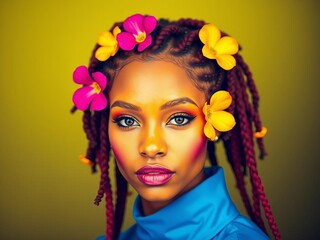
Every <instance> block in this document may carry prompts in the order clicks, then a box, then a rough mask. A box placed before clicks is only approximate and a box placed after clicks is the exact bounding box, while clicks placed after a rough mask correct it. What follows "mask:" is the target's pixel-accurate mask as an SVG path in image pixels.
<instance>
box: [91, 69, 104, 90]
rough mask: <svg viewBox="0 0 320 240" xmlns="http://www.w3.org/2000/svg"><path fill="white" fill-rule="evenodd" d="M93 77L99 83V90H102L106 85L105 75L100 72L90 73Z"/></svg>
mask: <svg viewBox="0 0 320 240" xmlns="http://www.w3.org/2000/svg"><path fill="white" fill-rule="evenodd" d="M92 77H93V79H94V80H95V81H96V82H97V83H98V84H99V86H100V88H101V91H103V90H104V89H105V88H106V86H107V77H106V75H104V74H103V73H101V72H94V73H92Z"/></svg>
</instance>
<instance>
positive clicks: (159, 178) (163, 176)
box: [137, 173, 173, 186]
mask: <svg viewBox="0 0 320 240" xmlns="http://www.w3.org/2000/svg"><path fill="white" fill-rule="evenodd" d="M172 176H173V173H159V174H137V177H138V179H139V181H140V182H142V183H144V184H146V185H150V186H159V185H163V184H165V183H166V182H168V181H169V180H170V179H171V177H172Z"/></svg>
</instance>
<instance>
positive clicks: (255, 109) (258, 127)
mask: <svg viewBox="0 0 320 240" xmlns="http://www.w3.org/2000/svg"><path fill="white" fill-rule="evenodd" d="M236 59H237V63H238V65H239V66H240V67H241V69H242V70H243V72H244V74H245V76H246V77H247V85H248V87H249V90H250V93H251V95H252V105H253V107H252V106H251V107H250V111H251V116H252V118H253V122H254V124H255V127H256V131H258V132H259V131H261V129H262V124H261V120H260V117H259V114H258V111H259V110H258V109H259V98H260V97H259V93H258V90H257V87H256V85H255V83H254V80H253V78H252V74H251V71H250V69H249V66H248V65H247V64H246V63H245V62H244V60H243V58H242V57H241V56H240V55H239V54H237V55H236ZM257 143H258V146H259V150H260V156H259V158H260V159H263V158H264V157H265V155H267V152H266V150H265V147H264V144H263V140H262V138H257Z"/></svg>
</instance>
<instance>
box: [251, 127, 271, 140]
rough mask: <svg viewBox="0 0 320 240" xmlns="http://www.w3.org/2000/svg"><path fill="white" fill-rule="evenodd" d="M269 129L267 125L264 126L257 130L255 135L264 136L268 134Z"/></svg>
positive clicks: (257, 136) (256, 136)
mask: <svg viewBox="0 0 320 240" xmlns="http://www.w3.org/2000/svg"><path fill="white" fill-rule="evenodd" d="M267 131H268V129H267V128H266V127H262V128H261V131H259V132H255V133H254V134H253V136H254V137H255V138H263V137H264V136H265V135H266V134H267Z"/></svg>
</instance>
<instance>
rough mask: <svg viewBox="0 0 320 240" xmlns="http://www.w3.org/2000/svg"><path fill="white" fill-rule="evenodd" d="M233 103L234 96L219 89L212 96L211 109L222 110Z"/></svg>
mask: <svg viewBox="0 0 320 240" xmlns="http://www.w3.org/2000/svg"><path fill="white" fill-rule="evenodd" d="M231 103H232V97H231V95H230V93H229V92H227V91H223V90H220V91H217V92H215V93H214V94H213V95H212V96H211V98H210V107H209V109H210V111H222V110H225V109H227V108H228V107H229V106H230V105H231Z"/></svg>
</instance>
